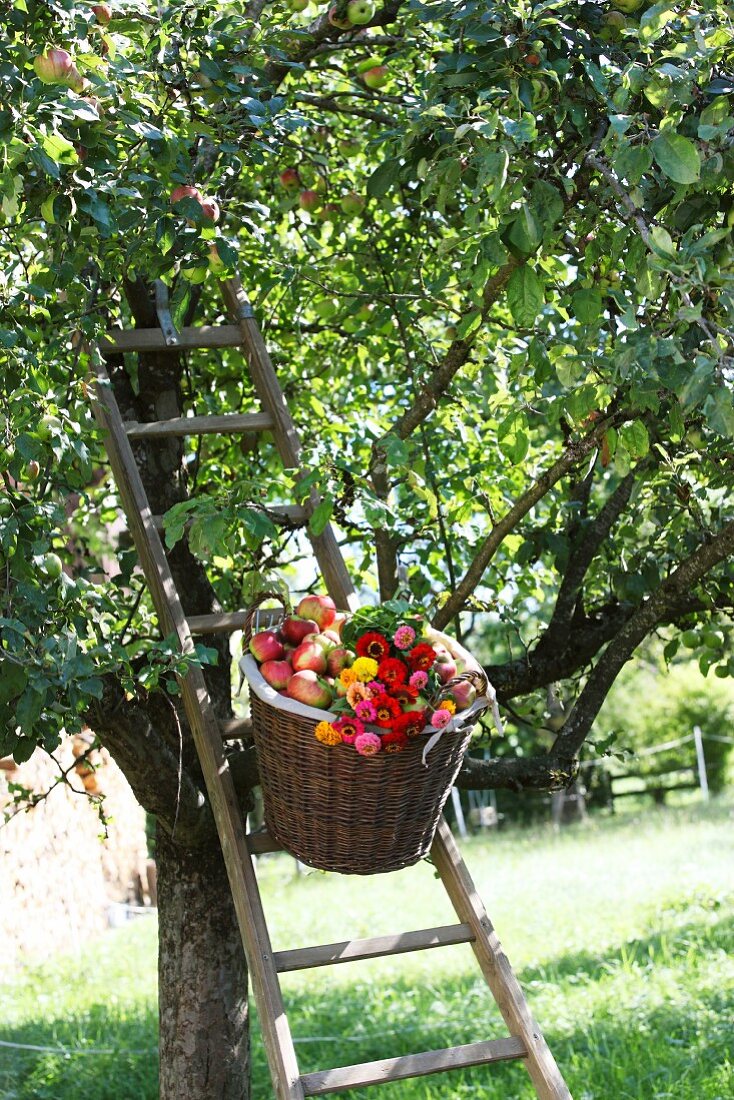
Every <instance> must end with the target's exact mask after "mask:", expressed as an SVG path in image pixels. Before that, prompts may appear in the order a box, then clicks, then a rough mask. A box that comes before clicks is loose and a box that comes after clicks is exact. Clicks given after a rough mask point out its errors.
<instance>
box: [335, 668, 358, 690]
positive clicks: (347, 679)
mask: <svg viewBox="0 0 734 1100" xmlns="http://www.w3.org/2000/svg"><path fill="white" fill-rule="evenodd" d="M339 680H340V682H341V683H342V684H344V687H349V685H350V684H356V683H357V673H356V672H355V671H354V669H353V668H343V669H342V670H341V672H340V673H339Z"/></svg>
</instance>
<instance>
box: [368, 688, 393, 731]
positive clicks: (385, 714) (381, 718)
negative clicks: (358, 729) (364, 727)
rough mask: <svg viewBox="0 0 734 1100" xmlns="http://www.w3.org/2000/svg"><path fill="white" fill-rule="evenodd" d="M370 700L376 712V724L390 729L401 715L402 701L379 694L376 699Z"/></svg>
mask: <svg viewBox="0 0 734 1100" xmlns="http://www.w3.org/2000/svg"><path fill="white" fill-rule="evenodd" d="M370 702H371V703H372V706H373V707H374V708H375V712H376V718H375V725H376V726H380V727H381V728H382V729H389V728H390V726H391V725H392V724H393V722H394V721H395V719H396V718H397V717H399V715H400V703H398V701H397V700H396V699H391V698H390V696H389V695H378V696H377V697H376V698H375V699H370Z"/></svg>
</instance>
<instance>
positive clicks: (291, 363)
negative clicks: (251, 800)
mask: <svg viewBox="0 0 734 1100" xmlns="http://www.w3.org/2000/svg"><path fill="white" fill-rule="evenodd" d="M630 6H632V5H630V4H629V2H628V0H626V2H625V7H626V8H629V7H630ZM292 7H293V8H297V7H300V4H295V3H293V5H292ZM2 10H3V20H4V23H5V25H6V27H7V33H6V35H5V37H4V38H3V39H2V41H0V84H1V88H0V103H1V104H2V106H1V107H0V141H2V145H3V159H2V167H1V169H0V190H1V193H2V204H1V209H2V215H1V216H0V254H1V255H2V265H1V267H0V270H1V271H2V277H1V278H2V281H1V282H0V295H1V297H2V306H3V311H2V318H3V319H2V329H1V330H0V349H1V350H0V355H1V357H2V386H3V408H2V415H1V416H0V443H1V445H2V446H1V449H0V471H1V472H2V478H3V489H2V497H1V498H0V555H1V560H2V574H1V576H2V582H1V588H0V599H1V601H2V618H0V638H1V643H0V644H1V646H2V649H1V653H0V672H1V676H0V711H1V714H2V723H3V724H2V730H3V732H2V741H1V743H0V751H1V752H4V753H8V752H12V753H13V754H14V755H15V756H16V758H17V759H18V760H22V759H24V758H26V757H27V756H28V755H29V754H30V753H31V752H32V751H33V749H34V747H35V746H36V745H37V744H41V745H43V746H44V747H45V748H46V749H50V750H51V749H53V748H54V746H55V745H56V744H57V743H58V741H59V738H60V736H61V734H62V731H63V730H66V731H73V730H74V729H75V728H76V727H77V725H78V724H79V723H80V722H81V721H82V720H83V719H86V720H88V721H89V722H90V723H91V724H92V725H93V727H94V729H95V730H96V731H97V734H98V736H99V738H100V739H101V740H102V741H103V742H104V743H105V744H106V745H107V746H108V747H109V748H110V750H111V751H112V753H113V754H114V756H115V758H116V759H117V760H118V762H119V763H120V765H121V766H122V768H123V770H124V771H125V774H126V775H127V776H128V778H129V780H130V782H131V784H132V786H133V789H134V790H135V792H136V794H137V796H138V798H139V800H140V801H141V803H142V804H143V806H145V808H146V809H147V810H148V811H149V812H150V813H152V814H153V815H154V816H155V818H156V821H157V824H158V834H157V835H158V852H157V855H158V862H159V868H160V876H161V886H160V915H161V952H160V975H161V1080H162V1086H161V1090H162V1095H164V1096H178V1095H180V1094H181V1081H182V1080H184V1079H185V1080H186V1092H187V1095H188V1096H189V1097H191V1098H192V1100H195V1098H196V1097H204V1096H211V1095H217V1096H221V1097H223V1098H227V1097H242V1096H244V1095H246V1094H247V1054H246V1048H247V1028H246V1023H247V1020H246V1000H245V988H246V975H245V971H244V964H243V962H242V960H241V958H240V954H241V952H240V947H239V939H238V936H237V933H236V929H235V925H234V918H233V914H232V911H231V907H230V904H229V899H228V890H227V886H226V882H225V877H224V872H223V868H222V863H221V859H220V855H219V847H218V841H217V838H216V833H215V830H214V827H213V823H212V818H211V813H210V810H209V806H208V804H207V800H206V796H205V794H204V791H203V785H202V781H201V776H200V774H199V769H198V767H197V763H196V759H195V756H194V752H193V748H192V745H191V741H190V738H189V736H188V733H187V731H186V729H185V726H183V725H180V724H179V723H181V722H182V719H181V716H180V714H179V713H178V709H177V706H176V700H175V694H174V692H175V689H174V681H173V678H172V673H173V671H174V670H175V669H176V668H178V667H180V658H179V657H178V656H177V654H176V653H175V652H173V651H172V650H171V647H170V645H168V644H167V643H166V642H165V641H164V642H162V643H161V642H160V641H156V640H155V637H156V631H155V623H154V620H153V617H152V614H151V610H150V607H149V604H148V601H147V597H146V595H145V592H144V590H143V586H142V584H141V579H140V576H139V574H138V573H137V572H136V570H135V560H134V555H133V554H132V553H131V551H130V549H129V547H128V546H127V544H126V543H125V540H124V538H122V539H120V544H119V546H115V545H113V544H112V543H113V540H112V539H111V537H110V534H109V525H110V523H111V521H113V520H114V519H115V518H116V517H117V510H116V504H115V498H114V493H113V487H112V486H111V484H110V482H109V479H108V477H107V476H106V473H105V466H104V458H103V452H102V448H101V441H100V439H99V437H98V435H97V433H96V431H95V428H94V424H93V420H92V417H91V413H90V408H89V402H88V392H87V384H86V381H85V379H86V378H87V376H88V373H89V368H90V363H89V357H88V355H87V353H85V352H84V350H83V348H84V342H83V341H82V340H81V338H79V337H78V336H77V337H73V334H74V333H75V332H77V333H78V332H81V333H82V334H84V336H85V337H86V339H87V340H88V341H94V340H95V339H96V338H98V337H100V335H101V334H102V333H103V332H104V330H105V329H106V328H107V327H109V326H110V325H118V324H124V325H129V324H131V323H135V324H138V325H144V326H148V327H151V326H155V325H156V323H157V322H156V314H155V308H154V292H153V281H154V280H155V279H160V280H163V282H164V283H165V284H167V286H168V287H169V288H170V297H171V303H172V307H173V314H174V317H175V320H176V322H177V324H178V325H183V324H187V323H191V322H192V321H194V320H195V319H198V320H206V321H207V322H209V323H211V322H212V321H215V320H216V318H217V314H218V312H221V307H220V306H219V305H218V294H217V290H218V286H217V284H218V280H219V279H220V278H221V277H223V276H226V275H227V274H228V273H230V272H232V271H234V270H235V268H236V269H237V270H238V271H239V273H240V274H241V277H242V280H243V282H244V284H245V286H246V288H247V289H248V291H249V292H250V293H251V295H252V297H253V300H254V303H255V307H256V310H257V313H258V316H259V317H260V319H261V321H262V324H263V327H264V330H265V333H266V337H267V340H268V342H269V345H270V347H271V350H272V353H273V355H274V357H275V359H276V361H277V363H278V364H279V368H280V374H281V379H282V382H283V384H284V386H285V388H286V391H287V394H288V398H289V400H290V402H291V404H292V408H293V411H294V414H295V415H296V417H297V419H298V421H299V424H300V427H301V429H302V431H303V434H304V438H305V440H306V443H307V447H308V455H307V458H308V464H309V468H310V469H311V471H312V473H311V476H310V478H309V479H308V482H307V484H306V485H305V486H303V485H302V486H301V488H300V491H301V492H304V491H306V490H307V489H308V488H309V487H311V486H313V487H315V488H316V489H318V491H319V492H320V493H321V494H322V496H323V499H324V501H325V504H324V507H323V508H322V509H320V510H319V512H318V514H317V516H315V517H314V519H313V520H312V525H314V526H315V527H316V528H318V524H319V523H323V522H325V520H326V519H327V518H328V515H329V514H333V517H334V519H335V520H336V521H337V523H338V525H339V528H340V530H341V533H342V538H343V540H344V545H345V550H346V552H347V553H348V555H349V556H350V558H351V564H352V568H353V572H354V575H355V578H356V580H357V581H358V582H359V583H360V584H361V585H362V586H364V587H365V588H366V589H373V590H375V591H376V590H378V589H379V594H380V595H381V596H382V597H388V596H391V595H393V594H394V593H395V592H396V591H398V590H399V589H402V590H404V591H406V592H409V593H410V594H411V595H412V596H413V597H414V598H415V599H416V600H418V601H419V602H421V603H422V604H423V605H424V606H425V607H426V609H427V610H428V611H429V613H430V614H431V616H432V618H433V621H434V623H435V624H436V625H437V626H439V627H445V626H451V628H452V629H455V630H456V631H457V632H458V633H459V634H462V635H464V636H468V641H469V644H470V645H471V644H472V642H473V639H476V638H478V637H479V636H480V635H481V636H482V637H486V638H488V644H489V646H490V651H489V652H488V653H487V666H488V671H489V674H490V677H491V678H492V680H493V682H494V683H495V684H496V686H497V689H498V692H499V695H500V699H501V701H502V703H503V704H504V705H505V706H506V707H510V708H513V709H516V710H518V711H521V712H522V713H523V714H524V715H526V716H527V715H533V714H535V716H536V718H537V720H539V721H540V720H541V719H542V711H543V707H544V699H545V689H546V687H547V686H548V685H549V684H553V683H557V682H561V683H563V684H564V685H565V688H564V690H565V695H566V697H567V698H568V699H569V701H570V702H571V703H572V705H571V707H570V709H569V714H568V717H567V719H566V721H565V722H564V724H563V725H562V727H561V728H560V730H558V731H557V732H556V733H555V735H554V738H553V741H552V745H551V747H550V748H549V749H548V751H547V752H543V753H540V754H535V755H533V756H530V757H527V756H525V757H512V756H504V757H502V758H499V757H497V758H494V759H491V760H490V761H489V762H482V761H476V760H469V761H468V762H467V765H466V767H465V769H464V773H463V778H462V782H465V783H467V784H474V785H488V786H494V787H501V786H510V787H513V788H514V789H520V788H532V789H548V788H550V787H553V786H557V785H559V784H565V783H567V782H569V781H570V779H571V778H572V777H573V774H574V770H575V760H576V756H577V753H578V751H579V749H580V748H581V746H582V745H583V743H584V740H585V738H586V736H587V734H588V732H589V730H590V728H591V725H592V723H593V721H594V718H595V716H596V714H597V712H598V711H599V708H600V707H601V705H602V702H603V700H604V698H605V696H606V693H607V691H608V690H609V688H610V686H611V684H612V683H613V682H614V679H615V677H616V676H617V674H618V673H619V671H620V669H621V668H622V667H623V666H624V664H625V663H626V662H627V661H628V660H629V659H630V657H631V656H632V654H633V653H634V651H635V649H636V647H637V646H638V645H639V644H640V642H641V641H643V639H645V638H646V637H647V636H648V635H650V634H651V633H653V632H659V633H661V634H663V635H664V637H665V638H666V639H667V640H668V648H667V654H668V656H670V655H672V653H673V652H674V649H675V647H676V645H677V634H678V631H679V630H680V629H681V628H683V629H685V630H688V631H693V632H694V635H695V637H696V638H698V636H699V633H700V638H701V647H700V659H701V663H702V668H705V671H708V670H709V668H711V667H713V668H714V670H715V673H716V674H717V675H720V676H728V675H730V674H731V673H732V671H734V661H733V660H732V658H731V657H730V656H729V654H730V652H731V650H730V635H729V629H728V620H724V619H720V617H721V616H722V615H725V614H726V613H727V612H728V611H729V610H730V609H731V606H732V569H731V563H730V560H729V557H730V554H731V550H732V547H733V546H734V522H733V521H732V517H731V488H732V455H733V453H734V452H733V451H732V439H731V437H732V434H734V407H733V405H732V392H731V381H732V361H731V354H732V307H733V297H732V288H733V286H734V279H733V277H732V272H731V263H732V257H734V243H733V242H732V236H731V229H730V227H729V221H730V220H732V216H731V207H732V178H733V177H734V164H733V162H732V145H731V133H732V129H733V128H734V118H732V115H731V113H730V108H731V105H730V101H729V99H728V98H727V97H728V95H729V94H730V93H731V92H732V91H733V90H734V89H733V88H732V84H731V77H730V75H729V74H730V73H731V71H732V65H733V64H734V57H733V56H732V53H733V51H732V46H731V34H730V27H731V21H732V15H733V14H734V12H733V11H732V7H731V5H730V4H727V3H722V2H717V0H697V2H693V3H687V4H677V3H664V2H663V3H659V4H656V5H654V6H652V7H646V8H645V7H640V8H638V10H637V11H636V13H634V14H630V15H626V16H624V17H622V16H621V13H620V12H618V11H616V9H613V8H610V7H608V6H607V5H606V4H602V3H592V2H589V3H581V4H574V5H568V4H559V3H557V2H555V0H549V2H546V3H538V4H531V3H516V2H515V3H512V4H510V3H485V4H481V5H477V4H471V3H467V4H459V5H457V4H456V3H453V2H446V3H442V2H432V3H426V4H421V3H418V2H417V0H388V2H387V3H385V4H384V5H381V4H380V3H379V2H378V4H377V5H376V8H375V10H374V14H372V13H371V11H370V9H369V5H367V7H366V9H365V7H364V5H362V15H364V11H365V10H366V11H367V12H368V14H369V15H370V16H371V17H370V18H369V19H368V22H367V23H366V24H358V25H354V24H352V23H350V21H349V11H348V7H347V5H346V4H344V3H343V2H342V0H338V2H337V4H336V5H335V6H334V8H333V9H332V11H331V15H329V14H328V13H327V12H326V10H325V9H322V10H321V11H318V12H314V11H313V10H312V9H307V10H305V11H304V12H297V11H293V10H291V7H290V6H287V5H284V4H280V3H275V4H268V5H266V4H264V3H263V2H262V0H251V2H250V3H249V4H244V3H239V2H229V0H218V2H217V3H209V2H204V3H183V4H175V5H171V6H170V7H168V8H166V7H164V6H158V5H153V4H150V3H147V2H146V0H137V2H131V3H125V4H123V3H119V4H113V5H107V4H96V5H89V4H81V3H73V2H72V0H54V2H53V3H46V2H35V0H10V2H9V0H6V2H5V3H3V4H2ZM352 14H353V15H355V18H356V17H357V16H358V14H359V13H357V12H356V11H354V10H353V12H352ZM49 47H53V48H54V49H55V50H57V51H59V50H60V51H64V52H62V53H58V52H56V53H48V52H47V49H48V48H49ZM181 187H189V188H194V187H195V188H197V189H198V190H199V192H200V195H199V198H201V197H202V196H203V197H206V196H211V197H212V198H213V199H214V200H215V205H211V204H207V203H203V202H201V201H199V198H197V196H196V195H193V196H192V195H191V193H188V194H187V193H186V192H184V193H183V197H182V198H181V199H180V201H175V202H172V201H171V197H172V195H173V193H174V192H176V189H177V188H181ZM180 194H181V192H180V191H178V192H177V193H176V195H175V196H174V197H176V198H178V195H180ZM217 205H218V206H219V207H220V208H221V211H222V215H221V220H219V221H218V222H217V218H216V215H217V213H218V211H217ZM108 365H109V367H110V370H111V374H112V379H113V384H114V387H115V391H116V394H117V397H118V401H119V402H120V405H121V408H122V410H123V414H124V415H125V416H127V417H129V418H131V419H137V420H149V419H157V418H160V417H166V416H174V415H176V414H177V413H179V412H181V411H183V410H184V409H194V410H195V411H196V412H197V413H205V412H214V411H225V410H226V411H235V410H240V409H247V408H248V407H250V405H251V403H252V402H253V399H254V398H253V393H252V389H251V386H250V383H249V380H248V379H247V377H246V371H245V370H244V369H243V366H242V362H241V360H240V358H239V357H238V356H237V355H236V354H235V353H234V352H231V351H227V352H223V353H221V354H215V353H208V354H206V355H203V354H202V353H192V354H189V355H182V354H180V353H178V352H174V351H166V352H164V353H160V354H156V355H141V356H140V357H139V360H138V361H133V360H132V358H130V357H126V358H125V359H123V358H122V357H110V358H109V363H108ZM138 457H139V459H140V462H141V468H142V473H143V477H144V481H145V484H146V488H147V490H148V493H149V495H150V498H151V502H152V504H153V507H154V509H155V511H156V512H157V513H160V514H167V515H168V520H167V532H166V537H167V542H168V545H169V549H170V556H171V563H172V567H173V570H174V574H175V576H176V578H177V580H178V582H179V583H180V586H181V588H182V591H183V593H184V596H185V601H186V605H187V606H186V609H187V611H188V612H190V613H204V612H208V611H211V610H213V609H215V608H216V607H218V606H220V605H226V606H228V607H232V606H235V605H237V604H243V603H246V601H247V599H248V598H249V595H250V594H251V592H252V589H253V583H257V582H258V581H260V582H261V579H262V576H263V574H264V573H269V574H272V573H275V574H280V575H281V576H285V577H286V579H288V578H290V579H293V578H294V577H300V578H302V577H303V569H305V568H306V566H305V565H303V564H301V565H298V561H299V560H300V559H301V558H302V556H303V554H304V544H303V539H302V537H301V536H299V534H298V532H296V531H294V530H293V529H291V528H288V527H286V528H285V529H284V528H283V527H282V526H279V525H278V524H277V523H276V522H275V520H274V518H273V515H272V514H271V513H269V511H268V504H272V503H274V502H277V501H278V500H279V499H283V497H282V496H281V494H285V493H286V492H288V491H289V489H290V488H292V486H289V484H288V481H287V479H285V480H284V477H283V474H282V471H280V470H279V469H278V467H277V465H276V464H275V462H274V460H273V458H272V455H271V453H270V449H269V448H267V447H266V446H263V445H252V444H250V443H249V442H247V441H245V440H243V441H242V442H241V443H240V442H238V441H233V440H230V439H206V440H205V441H200V442H199V443H197V444H196V445H193V444H187V443H183V442H180V441H166V442H165V443H156V444H155V445H147V444H146V445H143V444H141V445H139V446H138ZM186 519H188V520H190V521H191V522H190V523H189V524H188V525H187V524H186V523H185V522H184V520H186ZM111 555H115V556H116V558H117V566H116V567H115V570H113V572H114V576H113V578H112V580H111V581H107V580H105V579H104V577H103V576H102V575H101V573H100V562H101V561H102V559H103V558H104V557H105V556H107V557H109V556H111ZM60 567H65V568H64V571H63V573H61V568H60ZM254 575H255V576H254ZM310 579H313V582H314V583H316V577H315V575H313V576H312V575H311V574H309V580H310ZM300 583H303V581H302V580H301V581H300ZM714 619H716V620H717V621H719V620H720V621H721V629H720V633H719V635H718V637H719V639H720V641H719V643H717V645H716V646H714V647H711V646H708V645H705V644H704V638H705V629H706V624H709V623H710V622H711V621H712V620H714ZM689 636H690V635H689ZM695 644H697V643H695ZM694 651H695V646H694ZM200 657H201V659H202V660H204V661H207V662H209V668H208V677H209V682H210V687H211V690H212V694H213V697H214V699H215V701H216V705H217V707H218V710H219V712H220V713H221V715H222V716H223V717H225V716H226V715H227V714H228V713H229V707H230V702H229V699H230V673H229V662H228V651H227V647H226V645H225V644H224V643H220V644H219V645H217V646H215V647H213V648H212V649H211V650H207V651H204V650H202V651H201V652H200ZM179 762H181V765H182V766H181V770H180V771H179ZM234 766H235V767H236V768H238V769H239V770H240V772H241V789H242V792H243V798H246V797H247V791H248V788H249V786H250V784H251V782H252V779H253V771H252V762H251V760H250V756H249V754H248V752H247V751H245V750H240V751H239V752H238V753H237V754H236V759H235V761H234ZM192 1036H196V1044H195V1048H194V1049H192V1047H191V1037H192Z"/></svg>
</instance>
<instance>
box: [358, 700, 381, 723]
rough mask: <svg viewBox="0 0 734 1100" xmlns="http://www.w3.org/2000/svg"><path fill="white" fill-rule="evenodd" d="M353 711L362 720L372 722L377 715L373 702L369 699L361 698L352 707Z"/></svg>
mask: <svg viewBox="0 0 734 1100" xmlns="http://www.w3.org/2000/svg"><path fill="white" fill-rule="evenodd" d="M354 713H355V714H356V715H357V717H358V718H359V719H361V721H362V722H374V720H375V718H376V717H377V711H376V710H375V704H374V703H373V702H371V701H370V700H369V699H361V700H360V701H359V702H358V703H357V705H356V707H355V708H354Z"/></svg>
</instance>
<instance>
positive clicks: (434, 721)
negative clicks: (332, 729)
mask: <svg viewBox="0 0 734 1100" xmlns="http://www.w3.org/2000/svg"><path fill="white" fill-rule="evenodd" d="M452 718H453V714H452V713H451V711H450V710H444V709H443V707H442V708H441V709H440V710H437V711H435V712H434V713H433V715H432V716H431V725H432V726H433V728H434V729H435V730H442V729H443V728H444V726H448V724H449V722H450V721H451V719H452ZM334 725H335V726H336V722H334ZM343 736H344V734H342V737H343Z"/></svg>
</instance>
